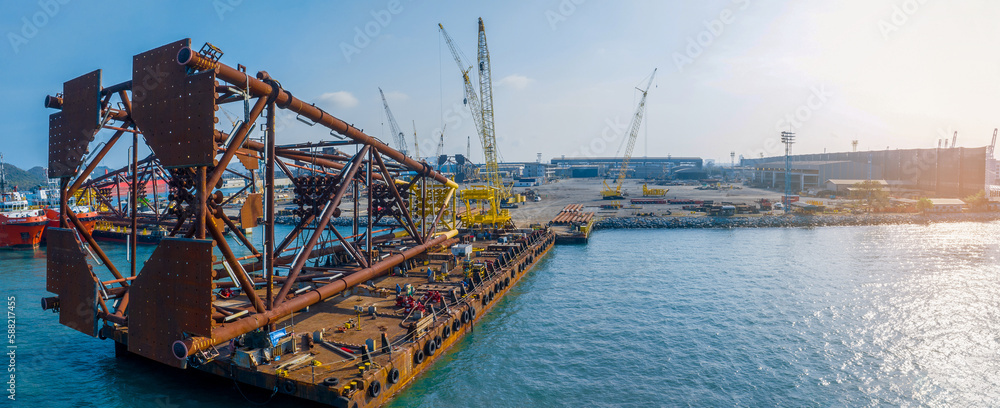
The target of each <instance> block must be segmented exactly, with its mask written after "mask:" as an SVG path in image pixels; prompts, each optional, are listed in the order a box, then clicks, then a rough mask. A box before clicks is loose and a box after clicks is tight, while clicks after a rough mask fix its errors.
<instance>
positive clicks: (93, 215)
mask: <svg viewBox="0 0 1000 408" xmlns="http://www.w3.org/2000/svg"><path fill="white" fill-rule="evenodd" d="M69 209H70V211H73V214H76V218H78V219H79V220H80V223H82V224H83V227H84V228H86V229H87V232H89V233H93V232H94V227H95V226H96V225H97V220H99V219H100V218H101V215H100V214H99V213H98V212H97V211H94V210H92V209H91V208H90V207H87V206H83V205H73V206H70V207H69ZM45 216H46V217H47V219H48V226H49V227H51V228H59V210H55V209H52V208H46V209H45Z"/></svg>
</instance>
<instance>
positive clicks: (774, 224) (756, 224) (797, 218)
mask: <svg viewBox="0 0 1000 408" xmlns="http://www.w3.org/2000/svg"><path fill="white" fill-rule="evenodd" d="M995 220H1000V213H958V214H860V215H846V214H845V215H840V214H838V215H779V216H763V217H610V218H605V219H602V220H598V221H596V222H595V223H594V227H593V229H594V230H602V229H656V228H809V227H829V226H858V225H891V224H928V223H932V222H963V221H995Z"/></svg>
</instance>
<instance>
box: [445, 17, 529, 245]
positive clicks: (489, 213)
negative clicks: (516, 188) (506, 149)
mask: <svg viewBox="0 0 1000 408" xmlns="http://www.w3.org/2000/svg"><path fill="white" fill-rule="evenodd" d="M438 27H439V28H440V29H441V34H442V35H443V36H444V38H445V42H446V43H447V44H448V49H449V50H451V55H452V56H453V57H454V58H455V63H456V64H458V69H459V70H460V71H461V72H462V80H463V83H464V86H465V103H466V104H467V105H469V110H471V111H472V118H473V120H472V121H473V123H475V124H476V130H477V131H478V133H479V140H480V141H481V142H482V145H483V155H484V156H485V160H484V162H485V166H484V167H485V171H484V172H482V171H481V172H480V175H482V176H483V178H484V179H485V181H486V185H475V186H472V187H470V188H468V189H465V190H462V192H461V199H462V200H463V201H464V202H465V205H466V211H467V212H468V213H467V214H466V216H464V217H462V224H463V225H464V226H465V227H466V228H506V227H513V222H512V221H511V219H510V212H509V211H507V210H505V209H502V208H500V204H501V203H515V202H516V200H514V201H509V200H508V199H509V197H510V196H511V194H510V191H508V190H507V187H506V186H505V185H504V184H503V180H502V179H501V178H500V169H499V159H498V157H499V152H498V150H497V143H496V133H495V130H494V126H493V82H492V79H491V73H490V52H489V48H488V47H487V45H486V28H485V26H484V25H483V19H482V18H480V19H479V48H478V53H477V56H478V67H479V91H478V92H476V89H475V86H474V85H473V84H472V80H470V79H469V71H471V70H472V67H471V66H468V65H466V64H465V63H463V62H462V57H461V53H460V52H459V51H458V48H457V47H456V46H455V43H454V41H452V39H451V36H449V35H448V32H447V31H445V29H444V26H443V25H441V24H438ZM467 66H468V68H466V67H467ZM474 208H478V209H482V210H483V211H479V212H478V213H477V212H474V211H473V209H474Z"/></svg>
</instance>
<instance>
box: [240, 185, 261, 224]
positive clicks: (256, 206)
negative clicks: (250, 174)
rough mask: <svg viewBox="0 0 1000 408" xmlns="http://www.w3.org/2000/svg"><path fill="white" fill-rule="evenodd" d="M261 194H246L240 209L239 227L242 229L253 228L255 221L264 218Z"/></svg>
mask: <svg viewBox="0 0 1000 408" xmlns="http://www.w3.org/2000/svg"><path fill="white" fill-rule="evenodd" d="M262 196H263V195H262V194H260V193H250V194H247V199H246V201H244V202H243V206H242V207H240V226H242V227H243V228H253V227H256V226H257V220H258V219H259V218H260V217H263V216H264V205H263V203H262V202H261V198H262Z"/></svg>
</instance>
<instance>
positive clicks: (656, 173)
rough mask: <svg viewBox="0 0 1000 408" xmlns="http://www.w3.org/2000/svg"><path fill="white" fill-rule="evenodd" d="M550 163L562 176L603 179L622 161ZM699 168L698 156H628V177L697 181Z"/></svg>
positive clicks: (601, 159) (564, 160) (595, 159)
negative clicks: (629, 158) (629, 157)
mask: <svg viewBox="0 0 1000 408" xmlns="http://www.w3.org/2000/svg"><path fill="white" fill-rule="evenodd" d="M552 164H553V165H555V166H556V167H557V169H558V170H556V172H557V174H561V175H564V176H566V177H604V176H606V175H607V173H608V172H609V171H611V172H614V171H618V169H619V168H620V167H621V165H622V158H621V157H566V156H562V157H561V158H556V159H552ZM702 166H703V160H702V159H701V158H700V157H632V158H631V160H630V161H629V171H630V173H629V174H630V176H631V177H635V178H644V179H656V178H668V177H670V178H679V179H701V178H704V177H705V171H704V169H703V168H702ZM566 169H568V170H566ZM560 170H561V171H560Z"/></svg>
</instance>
